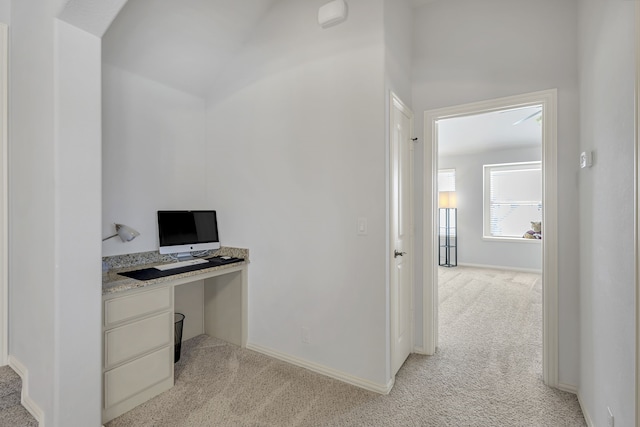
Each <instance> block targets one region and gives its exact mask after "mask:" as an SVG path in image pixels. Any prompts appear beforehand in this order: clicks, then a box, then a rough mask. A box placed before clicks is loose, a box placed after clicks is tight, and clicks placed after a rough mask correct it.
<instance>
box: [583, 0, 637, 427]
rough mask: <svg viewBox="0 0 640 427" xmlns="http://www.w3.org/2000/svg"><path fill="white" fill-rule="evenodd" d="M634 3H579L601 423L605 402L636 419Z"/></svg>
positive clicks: (589, 326)
mask: <svg viewBox="0 0 640 427" xmlns="http://www.w3.org/2000/svg"><path fill="white" fill-rule="evenodd" d="M634 3H635V2H628V1H614V0H608V1H602V0H587V1H583V2H581V3H580V5H581V6H580V15H579V16H580V96H581V114H580V119H581V126H580V129H581V141H580V149H581V150H592V151H593V152H594V165H593V167H592V168H591V169H586V170H581V171H580V239H579V240H580V247H581V250H580V266H581V274H580V325H581V333H580V357H581V360H580V365H581V367H580V390H579V394H580V398H581V402H582V405H583V408H584V409H585V412H586V413H588V415H589V417H590V418H591V420H592V422H593V425H596V426H605V425H607V421H608V415H607V406H609V407H611V410H612V412H613V415H614V416H615V424H616V425H617V426H618V425H620V426H631V425H635V421H634V416H635V402H636V400H635V391H634V387H635V376H634V372H635V359H634V355H635V336H636V335H635V330H634V329H635V328H634V324H635V305H634V300H635V272H634V269H635V267H634V262H635V259H634V246H633V245H634V242H633V229H634V215H633V212H634V205H633V200H634V172H633V158H634V82H635V63H634V61H635V54H634V43H633V40H634ZM612 224H614V225H613V227H612Z"/></svg>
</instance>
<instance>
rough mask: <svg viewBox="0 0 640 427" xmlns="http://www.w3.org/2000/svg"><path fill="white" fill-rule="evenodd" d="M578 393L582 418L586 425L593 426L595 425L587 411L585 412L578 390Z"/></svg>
mask: <svg viewBox="0 0 640 427" xmlns="http://www.w3.org/2000/svg"><path fill="white" fill-rule="evenodd" d="M577 395H578V403H579V404H580V409H582V415H583V416H584V420H585V422H586V423H587V427H595V426H596V425H595V424H594V423H593V421H591V417H590V416H589V412H587V408H585V406H584V405H583V404H582V397H580V392H578V393H577Z"/></svg>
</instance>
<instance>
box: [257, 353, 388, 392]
mask: <svg viewBox="0 0 640 427" xmlns="http://www.w3.org/2000/svg"><path fill="white" fill-rule="evenodd" d="M246 348H248V349H249V350H253V351H257V352H258V353H262V354H265V355H267V356H270V357H273V358H275V359H278V360H282V361H283V362H287V363H291V364H292V365H296V366H300V367H301V368H305V369H308V370H310V371H313V372H316V373H318V374H322V375H325V376H327V377H331V378H333V379H336V380H338V381H342V382H345V383H347V384H351V385H354V386H356V387H360V388H363V389H365V390H369V391H373V392H375V393H380V394H389V392H390V391H391V389H392V388H393V384H394V382H395V377H394V378H392V379H391V380H390V381H389V382H388V383H387V384H379V383H374V382H372V381H369V380H365V379H363V378H358V377H355V376H353V375H350V374H347V373H345V372H342V371H338V370H336V369H332V368H328V367H326V366H323V365H319V364H317V363H313V362H309V361H307V360H304V359H300V358H297V357H294V356H291V355H288V354H285V353H280V352H279V351H276V350H272V349H269V348H266V347H262V346H259V345H255V344H250V343H248V344H247V347H246Z"/></svg>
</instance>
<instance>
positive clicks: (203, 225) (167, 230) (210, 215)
mask: <svg viewBox="0 0 640 427" xmlns="http://www.w3.org/2000/svg"><path fill="white" fill-rule="evenodd" d="M158 238H159V251H160V253H161V254H178V257H179V258H186V257H189V256H190V253H191V252H196V251H206V250H212V249H219V248H220V240H219V239H218V221H217V218H216V211H158Z"/></svg>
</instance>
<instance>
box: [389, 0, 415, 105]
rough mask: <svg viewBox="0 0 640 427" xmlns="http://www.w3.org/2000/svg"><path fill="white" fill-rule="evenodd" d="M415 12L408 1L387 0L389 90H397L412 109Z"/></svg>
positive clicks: (399, 95) (397, 93)
mask: <svg viewBox="0 0 640 427" xmlns="http://www.w3.org/2000/svg"><path fill="white" fill-rule="evenodd" d="M412 11H413V9H412V8H411V5H410V4H409V3H408V1H407V0H384V42H385V45H384V48H385V75H386V84H387V91H389V90H392V91H394V92H395V93H396V95H398V97H400V99H402V102H404V103H405V104H406V105H407V106H408V107H410V106H411V102H412V97H411V96H412V94H411V64H412V61H413V58H412V54H413V16H412ZM387 96H388V94H387ZM387 104H388V103H387Z"/></svg>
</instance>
